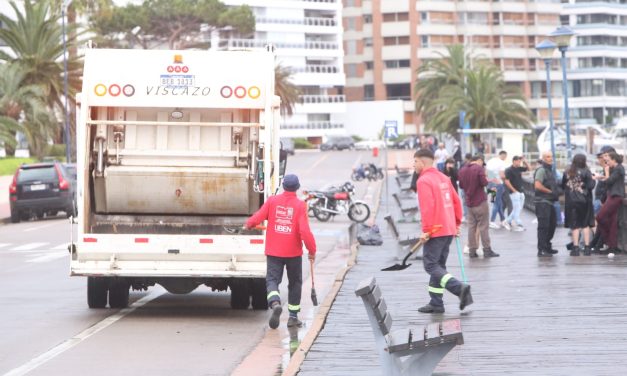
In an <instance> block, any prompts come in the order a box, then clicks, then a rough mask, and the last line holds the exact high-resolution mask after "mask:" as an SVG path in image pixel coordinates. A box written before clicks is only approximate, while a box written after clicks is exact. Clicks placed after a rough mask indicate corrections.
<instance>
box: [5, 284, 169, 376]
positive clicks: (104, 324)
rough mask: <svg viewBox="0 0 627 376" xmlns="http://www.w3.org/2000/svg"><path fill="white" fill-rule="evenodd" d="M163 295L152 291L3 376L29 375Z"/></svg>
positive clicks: (161, 292)
mask: <svg viewBox="0 0 627 376" xmlns="http://www.w3.org/2000/svg"><path fill="white" fill-rule="evenodd" d="M163 293H165V290H161V291H154V292H152V293H150V294H148V295H146V296H144V297H143V298H141V299H139V300H138V301H136V302H135V303H133V304H131V306H130V307H128V308H125V309H123V310H120V311H119V312H118V313H116V314H114V315H111V316H109V317H107V318H105V319H104V320H102V321H100V322H98V323H96V324H95V325H94V326H92V327H90V328H87V329H85V330H83V331H82V332H80V333H79V334H77V335H75V336H74V337H72V338H70V339H67V340H65V341H64V342H62V343H60V344H59V345H57V346H55V347H53V348H51V349H50V350H48V351H46V352H45V353H43V354H41V355H39V356H38V357H36V358H33V359H31V360H30V361H28V362H26V363H24V364H23V365H21V366H19V367H17V368H14V369H12V370H11V371H9V372H7V373H5V374H4V376H21V375H25V374H27V373H29V372H30V371H32V370H34V369H35V368H37V367H39V366H41V365H42V364H44V363H47V362H48V361H50V360H52V359H54V358H55V357H56V356H58V355H61V354H63V353H64V352H66V351H67V350H69V349H71V348H72V347H74V346H76V345H78V344H79V343H81V342H83V341H84V340H86V339H87V338H89V337H91V336H93V335H94V334H96V333H98V332H100V331H102V330H104V329H106V328H108V327H109V326H111V325H113V324H114V323H115V322H117V321H118V320H120V319H121V318H123V317H124V316H126V315H128V314H130V313H133V312H134V311H135V310H136V309H137V308H140V307H142V306H144V305H146V304H147V303H148V302H150V301H152V300H154V299H156V298H158V297H159V296H161V295H163Z"/></svg>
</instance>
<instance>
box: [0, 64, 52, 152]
mask: <svg viewBox="0 0 627 376" xmlns="http://www.w3.org/2000/svg"><path fill="white" fill-rule="evenodd" d="M25 79H26V73H25V71H24V69H23V68H22V67H21V66H20V65H17V64H2V65H0V141H3V142H4V143H5V145H6V146H8V148H7V149H9V150H8V152H9V153H10V154H12V150H13V146H14V145H15V133H16V132H18V131H21V132H23V133H24V134H25V135H26V138H27V140H28V142H29V145H30V146H31V152H32V154H33V155H35V156H37V157H38V158H41V157H43V155H44V153H45V152H46V150H47V147H48V145H47V141H48V140H49V139H50V138H51V137H52V136H53V134H54V132H55V131H56V127H55V126H54V124H55V123H54V121H53V119H52V118H51V116H50V112H49V111H48V108H47V105H46V102H45V98H46V95H47V91H46V90H45V88H44V87H42V86H40V85H32V84H26V83H25Z"/></svg>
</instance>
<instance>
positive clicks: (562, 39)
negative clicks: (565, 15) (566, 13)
mask: <svg viewBox="0 0 627 376" xmlns="http://www.w3.org/2000/svg"><path fill="white" fill-rule="evenodd" d="M573 35H575V32H574V31H573V30H572V29H571V28H570V27H568V26H560V27H558V28H557V29H555V31H554V32H552V33H551V34H549V36H550V37H553V38H554V39H555V42H556V43H557V48H558V49H559V50H560V52H561V53H562V59H561V62H562V93H563V96H564V120H565V121H566V153H567V156H568V160H569V161H570V160H571V156H572V148H571V144H570V111H569V109H568V79H567V78H566V50H568V47H569V46H570V40H571V38H572V37H573Z"/></svg>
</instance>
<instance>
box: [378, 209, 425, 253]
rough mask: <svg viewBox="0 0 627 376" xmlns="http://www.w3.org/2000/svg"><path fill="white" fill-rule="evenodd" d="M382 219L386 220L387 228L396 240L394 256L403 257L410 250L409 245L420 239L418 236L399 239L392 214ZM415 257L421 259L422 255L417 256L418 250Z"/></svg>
mask: <svg viewBox="0 0 627 376" xmlns="http://www.w3.org/2000/svg"><path fill="white" fill-rule="evenodd" d="M383 219H385V222H387V225H388V229H389V230H390V232H391V233H392V236H393V237H394V239H395V240H396V247H397V253H396V257H397V258H399V259H402V258H403V257H405V255H406V254H407V252H409V251H410V249H411V247H413V246H414V244H416V242H417V241H418V240H420V238H410V237H407V238H406V239H401V234H400V232H399V231H398V228H397V227H396V222H395V221H394V219H393V218H392V216H391V215H386V216H385V217H384V218H383ZM415 258H416V259H418V260H420V259H422V257H420V256H418V252H416V257H415Z"/></svg>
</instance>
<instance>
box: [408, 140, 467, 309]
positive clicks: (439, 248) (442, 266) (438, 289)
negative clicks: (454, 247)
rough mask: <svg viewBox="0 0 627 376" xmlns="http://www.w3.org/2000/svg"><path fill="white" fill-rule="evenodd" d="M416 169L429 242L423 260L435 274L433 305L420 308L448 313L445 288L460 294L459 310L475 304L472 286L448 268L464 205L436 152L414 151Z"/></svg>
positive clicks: (424, 234) (424, 233)
mask: <svg viewBox="0 0 627 376" xmlns="http://www.w3.org/2000/svg"><path fill="white" fill-rule="evenodd" d="M414 168H415V170H416V173H417V174H418V182H417V184H416V188H417V190H418V204H419V206H420V216H421V221H422V235H421V236H420V238H421V239H422V240H423V241H426V243H425V245H424V250H423V257H422V262H423V265H424V268H425V270H426V271H427V273H429V275H430V276H431V278H430V280H429V296H430V297H431V301H430V302H429V304H427V305H425V306H424V307H421V308H419V309H418V312H422V313H444V301H443V300H442V297H443V296H444V290H445V289H446V290H448V291H449V292H451V293H452V294H454V295H456V296H458V297H459V309H461V310H463V309H464V308H465V307H466V306H467V305H469V304H472V296H471V295H470V285H467V284H464V283H461V282H460V281H458V280H457V279H455V278H454V277H453V276H452V275H451V274H449V272H448V271H446V259H447V258H448V252H449V246H450V245H451V241H452V240H453V237H454V236H459V228H460V226H461V223H462V205H461V201H460V200H459V196H458V195H457V192H455V189H454V188H453V185H452V184H451V180H450V179H449V178H448V176H446V175H444V174H443V173H441V172H440V171H438V170H437V169H435V168H434V167H433V152H432V151H431V150H427V149H420V150H418V151H417V152H416V153H415V154H414Z"/></svg>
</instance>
